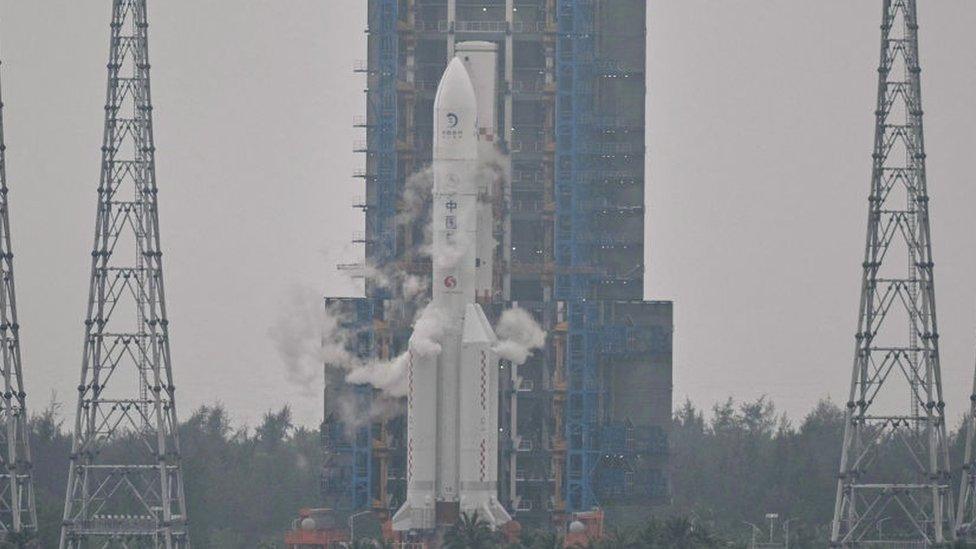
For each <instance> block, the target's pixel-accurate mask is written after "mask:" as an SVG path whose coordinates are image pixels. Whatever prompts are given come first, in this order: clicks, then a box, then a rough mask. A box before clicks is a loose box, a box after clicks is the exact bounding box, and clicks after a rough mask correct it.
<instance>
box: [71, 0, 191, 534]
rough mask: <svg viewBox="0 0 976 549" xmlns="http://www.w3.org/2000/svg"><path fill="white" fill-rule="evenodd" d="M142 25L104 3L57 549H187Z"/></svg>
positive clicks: (131, 9)
mask: <svg viewBox="0 0 976 549" xmlns="http://www.w3.org/2000/svg"><path fill="white" fill-rule="evenodd" d="M147 29H148V24H147V21H146V0H113V3H112V24H111V53H110V56H109V62H108V91H107V98H106V105H105V135H104V139H103V142H102V172H101V180H100V182H99V186H98V210H97V212H98V213H97V215H96V219H95V243H94V248H93V249H92V271H91V287H90V295H89V301H88V315H87V317H86V320H85V345H84V348H85V350H84V357H83V359H82V366H81V383H80V384H79V386H78V409H77V415H76V419H75V434H74V442H73V445H72V451H71V464H70V468H69V471H68V489H67V495H66V497H65V505H64V525H63V527H62V530H61V548H62V549H65V548H86V549H87V548H93V547H99V548H103V547H125V548H129V547H140V548H141V547H166V548H175V547H189V541H188V535H187V526H186V504H185V501H184V497H183V479H182V473H181V469H180V446H179V440H178V438H177V420H176V404H175V398H174V392H175V387H174V385H173V375H172V369H171V367H170V351H169V337H168V327H167V324H168V322H167V319H166V302H165V300H164V297H163V296H164V294H163V266H162V252H161V251H160V246H159V217H158V212H157V208H156V193H157V187H156V176H155V165H154V156H155V148H154V146H153V130H152V103H151V101H150V92H149V90H150V87H149V49H148V41H147Z"/></svg>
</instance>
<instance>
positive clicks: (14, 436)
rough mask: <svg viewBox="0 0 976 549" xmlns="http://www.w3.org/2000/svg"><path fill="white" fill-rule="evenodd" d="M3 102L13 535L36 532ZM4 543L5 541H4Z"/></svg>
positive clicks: (4, 352)
mask: <svg viewBox="0 0 976 549" xmlns="http://www.w3.org/2000/svg"><path fill="white" fill-rule="evenodd" d="M5 151H6V145H5V142H4V137H3V102H2V99H0V373H2V375H3V398H2V400H0V414H2V416H3V417H2V419H0V430H2V435H0V455H2V457H3V459H2V460H0V529H2V531H3V532H12V533H14V534H27V535H28V536H30V535H33V534H34V533H35V532H36V531H37V511H36V508H35V504H34V482H33V477H32V463H33V462H32V460H31V452H30V442H29V441H28V433H29V430H28V427H27V422H28V415H27V393H26V392H24V376H23V373H22V371H21V359H20V324H19V323H18V321H17V299H16V292H15V290H14V264H13V261H14V253H13V247H12V245H11V243H10V203H9V202H8V201H7V157H6V152H5ZM0 539H2V538H0Z"/></svg>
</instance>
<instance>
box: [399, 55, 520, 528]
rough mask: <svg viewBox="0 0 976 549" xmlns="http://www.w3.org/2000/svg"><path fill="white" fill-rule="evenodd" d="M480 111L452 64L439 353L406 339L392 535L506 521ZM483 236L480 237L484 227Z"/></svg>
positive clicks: (445, 93) (437, 291)
mask: <svg viewBox="0 0 976 549" xmlns="http://www.w3.org/2000/svg"><path fill="white" fill-rule="evenodd" d="M477 118H478V104H477V100H476V97H475V89H474V86H473V85H472V82H471V77H470V76H469V74H468V71H467V69H465V67H464V64H463V63H462V61H461V60H460V59H458V58H455V59H453V60H452V61H451V62H450V63H449V64H448V67H447V69H446V70H445V71H444V75H443V77H442V78H441V82H440V85H439V86H438V88H437V95H436V96H435V99H434V143H433V172H434V187H433V192H432V200H433V207H432V223H433V231H432V233H433V246H432V251H431V256H432V277H431V283H432V285H433V296H432V301H431V303H430V304H429V305H428V307H433V308H435V310H434V314H436V315H437V317H438V319H439V320H440V322H441V323H442V324H443V326H444V329H443V330H442V331H441V332H440V335H438V336H437V338H436V342H437V344H438V346H439V347H440V349H439V350H438V351H433V350H432V349H430V348H429V347H430V346H424V348H419V347H417V346H415V345H414V344H413V341H411V345H410V352H409V357H410V358H409V363H408V369H407V376H408V384H409V389H408V396H407V498H406V502H404V504H403V507H401V508H400V510H399V511H397V513H396V514H395V515H394V517H393V528H394V529H396V530H399V531H405V530H428V529H432V528H434V527H435V526H437V525H439V524H451V523H453V522H454V521H455V520H456V519H457V517H458V516H459V514H460V513H472V512H475V511H477V512H478V514H479V516H481V517H483V518H484V519H486V520H488V521H489V522H490V523H492V524H493V525H496V526H497V525H501V524H504V523H506V522H508V521H510V520H511V517H509V515H508V513H507V512H506V511H505V509H504V507H503V506H502V505H501V504H500V503H499V502H498V497H497V494H498V492H497V491H498V488H497V484H498V356H497V355H496V354H495V352H494V350H493V347H494V345H495V343H496V342H497V339H496V337H495V333H494V330H492V328H491V325H490V324H489V323H488V320H487V318H486V317H485V314H484V311H482V309H481V306H480V305H478V304H477V303H476V302H475V293H476V287H477V278H476V277H477V274H476V264H477V262H478V261H477V242H478V237H479V234H478V233H479V215H478V208H479V205H478V194H479V186H478V183H477V177H476V170H477V165H478V148H479V144H478V123H477ZM482 230H483V229H482Z"/></svg>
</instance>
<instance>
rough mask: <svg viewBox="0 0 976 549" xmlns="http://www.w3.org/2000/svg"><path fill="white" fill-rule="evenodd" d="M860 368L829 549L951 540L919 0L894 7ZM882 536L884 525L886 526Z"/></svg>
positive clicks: (887, 21) (882, 71) (885, 40)
mask: <svg viewBox="0 0 976 549" xmlns="http://www.w3.org/2000/svg"><path fill="white" fill-rule="evenodd" d="M883 4H884V6H883V7H884V11H883V21H882V24H881V62H880V66H879V67H878V98H877V111H876V112H875V115H876V129H875V139H874V154H873V159H874V164H873V170H872V178H871V191H870V197H869V199H868V228H867V244H866V249H865V255H864V263H863V275H862V286H861V288H862V289H861V300H860V313H859V320H858V328H857V334H856V337H855V341H856V345H855V351H854V365H853V372H852V376H851V390H850V398H849V400H848V402H847V410H846V417H845V431H844V443H843V450H842V453H841V462H840V473H839V476H838V481H837V499H836V503H835V507H834V519H833V524H832V529H831V545H832V546H834V547H857V546H862V545H865V544H872V543H873V544H876V545H877V544H880V545H884V546H886V547H890V546H894V545H897V544H900V543H901V544H904V543H908V544H913V545H911V546H912V547H917V546H929V545H935V544H941V543H944V542H945V541H946V540H949V539H952V537H953V534H954V533H953V529H952V524H953V520H952V518H951V513H952V494H951V490H950V487H949V454H948V448H947V442H946V427H945V403H944V401H943V398H942V378H941V372H940V368H939V332H938V328H937V324H936V310H935V287H934V283H933V276H932V267H933V262H932V245H931V236H930V232H929V211H928V201H929V196H928V191H927V188H926V180H925V147H924V142H923V138H922V96H921V88H920V83H919V76H920V72H921V69H920V68H919V61H918V36H917V31H918V24H917V18H916V16H917V14H916V2H915V0H884V3H883ZM887 519H891V520H889V521H888V524H887V525H886V527H885V528H884V539H879V537H881V535H882V534H881V531H882V530H881V528H879V527H878V526H879V524H880V522H881V521H882V520H887Z"/></svg>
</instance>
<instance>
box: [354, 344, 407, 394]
mask: <svg viewBox="0 0 976 549" xmlns="http://www.w3.org/2000/svg"><path fill="white" fill-rule="evenodd" d="M407 360H408V357H407V354H406V353H404V354H402V355H400V356H398V357H396V358H394V359H393V360H380V361H376V362H371V363H367V364H361V365H359V366H358V367H357V368H355V369H353V370H352V371H350V372H349V373H348V374H346V383H351V384H353V385H372V386H373V387H375V388H377V389H379V390H380V391H382V392H383V393H384V394H386V395H389V396H391V397H402V396H407Z"/></svg>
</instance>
